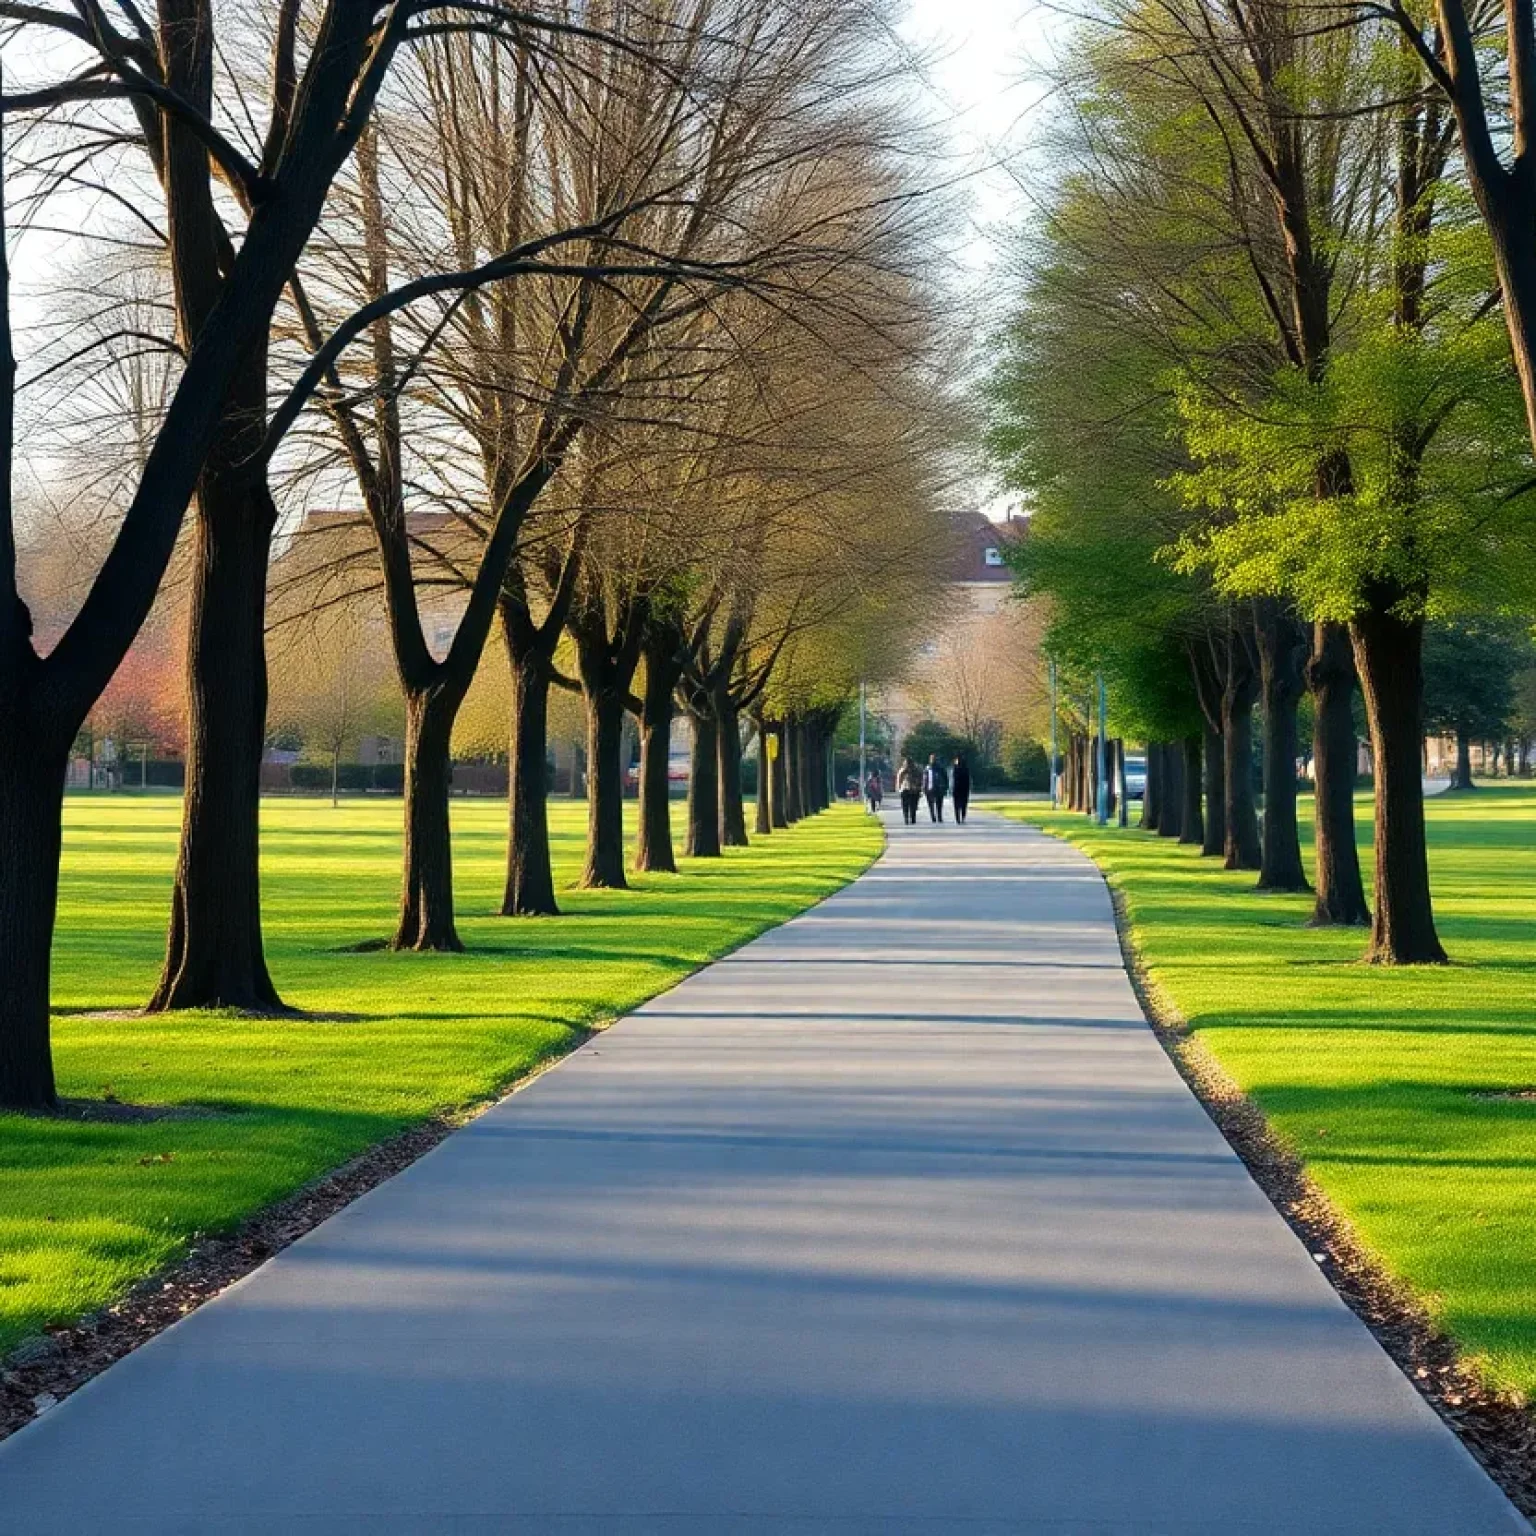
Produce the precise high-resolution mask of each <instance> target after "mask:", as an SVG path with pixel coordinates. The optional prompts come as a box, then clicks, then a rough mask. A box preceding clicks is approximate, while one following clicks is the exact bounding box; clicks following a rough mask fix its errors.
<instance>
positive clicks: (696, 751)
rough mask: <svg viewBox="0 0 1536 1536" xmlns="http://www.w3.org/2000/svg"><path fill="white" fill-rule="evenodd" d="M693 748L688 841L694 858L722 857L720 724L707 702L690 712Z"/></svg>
mask: <svg viewBox="0 0 1536 1536" xmlns="http://www.w3.org/2000/svg"><path fill="white" fill-rule="evenodd" d="M690 718H691V719H692V721H693V751H692V754H691V756H690V758H689V763H688V843H687V847H686V849H685V852H686V853H687V854H688V856H689V857H690V858H694V859H718V858H719V857H720V762H719V757H720V748H719V734H720V726H719V723H718V722H717V721H716V719H715V716H714V711H713V710H712V709H710V708H709V706H708V704H707V703H705V704H703V705H702V707H700V708H699V709H697V710H694V711H691V712H690Z"/></svg>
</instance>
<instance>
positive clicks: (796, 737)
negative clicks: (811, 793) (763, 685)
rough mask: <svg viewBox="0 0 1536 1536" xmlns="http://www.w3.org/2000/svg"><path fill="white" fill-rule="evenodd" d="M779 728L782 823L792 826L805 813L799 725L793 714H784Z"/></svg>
mask: <svg viewBox="0 0 1536 1536" xmlns="http://www.w3.org/2000/svg"><path fill="white" fill-rule="evenodd" d="M779 730H780V732H781V735H782V738H783V743H784V745H783V750H782V751H781V752H780V754H779V757H780V760H781V761H782V762H783V765H784V767H783V773H784V824H785V825H786V826H793V825H794V824H795V822H797V821H799V820H800V819H801V818H802V817H803V816H804V815H805V814H806V808H805V803H804V801H802V800H801V798H800V786H801V783H802V779H801V774H800V727H799V724H798V722H797V721H796V719H795V717H794V716H793V715H786V716H785V717H784V721H783V723H782V724H781V725H780V727H779Z"/></svg>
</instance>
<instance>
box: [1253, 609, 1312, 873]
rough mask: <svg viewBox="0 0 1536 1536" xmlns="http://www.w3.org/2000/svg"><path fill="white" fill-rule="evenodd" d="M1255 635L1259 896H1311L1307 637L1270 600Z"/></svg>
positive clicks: (1258, 611) (1257, 621)
mask: <svg viewBox="0 0 1536 1536" xmlns="http://www.w3.org/2000/svg"><path fill="white" fill-rule="evenodd" d="M1254 635H1255V639H1256V641H1257V644H1258V653H1259V681H1260V688H1261V690H1262V693H1263V698H1264V840H1263V847H1262V850H1261V854H1260V861H1259V883H1258V889H1259V890H1261V891H1310V890H1311V889H1312V887H1311V885H1310V884H1309V883H1308V881H1307V874H1306V870H1305V869H1304V868H1303V867H1302V862H1301V831H1300V828H1299V827H1298V826H1297V822H1296V758H1297V755H1298V749H1297V727H1296V711H1297V706H1298V705H1299V704H1300V702H1301V687H1302V670H1303V667H1304V665H1305V662H1306V656H1307V635H1306V630H1305V629H1304V628H1303V627H1302V625H1301V623H1300V622H1299V621H1298V620H1297V619H1296V618H1295V617H1294V616H1293V615H1292V614H1290V613H1288V612H1286V611H1285V610H1284V609H1283V608H1282V607H1281V606H1280V604H1279V603H1278V602H1276V601H1275V600H1274V599H1272V598H1265V599H1261V600H1260V601H1259V602H1258V603H1256V604H1255V615H1254Z"/></svg>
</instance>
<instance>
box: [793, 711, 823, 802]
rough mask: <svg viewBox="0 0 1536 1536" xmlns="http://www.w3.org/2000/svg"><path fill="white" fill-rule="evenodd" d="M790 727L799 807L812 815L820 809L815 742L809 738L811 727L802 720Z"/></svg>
mask: <svg viewBox="0 0 1536 1536" xmlns="http://www.w3.org/2000/svg"><path fill="white" fill-rule="evenodd" d="M791 729H793V731H794V733H795V773H796V776H797V777H798V778H799V780H800V786H799V790H798V794H799V799H800V809H801V811H802V813H803V814H804V815H806V816H814V815H815V814H816V812H817V811H818V810H819V809H820V806H819V805H818V804H817V797H816V761H815V751H814V747H815V743H814V742H813V741H812V740H811V728H810V726H809V725H808V724H807V723H806V722H805V721H804V720H796V721H795V723H794V725H793V726H792V727H791Z"/></svg>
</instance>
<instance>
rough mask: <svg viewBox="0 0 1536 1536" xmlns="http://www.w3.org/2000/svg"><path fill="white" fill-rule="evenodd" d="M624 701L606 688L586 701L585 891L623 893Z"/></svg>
mask: <svg viewBox="0 0 1536 1536" xmlns="http://www.w3.org/2000/svg"><path fill="white" fill-rule="evenodd" d="M624 698H625V695H623V694H615V693H614V692H612V691H610V690H609V689H607V688H602V689H595V690H589V691H588V692H587V694H586V700H587V859H586V863H585V864H584V865H583V866H582V871H581V885H582V888H583V889H584V890H589V891H591V890H612V891H627V890H628V889H629V880H628V878H627V877H626V876H625V873H624V772H623V767H624V765H623V763H622V761H621V749H622V747H623V742H624Z"/></svg>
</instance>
